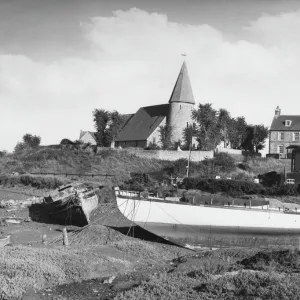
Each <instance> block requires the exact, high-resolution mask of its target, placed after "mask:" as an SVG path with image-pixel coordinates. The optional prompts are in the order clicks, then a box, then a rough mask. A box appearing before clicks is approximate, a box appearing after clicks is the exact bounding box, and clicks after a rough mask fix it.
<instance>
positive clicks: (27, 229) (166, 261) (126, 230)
mask: <svg viewBox="0 0 300 300" xmlns="http://www.w3.org/2000/svg"><path fill="white" fill-rule="evenodd" d="M42 193H45V191H42V192H41V191H35V190H33V189H31V190H28V189H26V190H24V191H22V190H21V189H20V188H10V189H5V190H3V189H1V187H0V200H1V199H15V200H18V199H20V200H24V199H27V198H28V197H30V196H40V195H41V194H42ZM37 213H38V211H34V210H32V209H28V208H22V209H17V210H11V209H3V208H2V209H0V220H1V219H2V220H3V219H7V218H14V219H16V220H19V221H20V223H19V224H11V223H6V222H2V223H0V224H1V225H0V238H1V237H5V236H7V235H10V236H11V244H12V246H17V245H24V246H29V247H33V248H41V249H44V248H45V249H50V248H57V247H62V243H63V240H62V228H63V227H64V226H63V225H54V224H51V223H50V222H49V223H47V222H44V221H42V220H39V218H38V217H37V216H36V214H37ZM106 226H110V227H106ZM131 226H132V224H131V223H130V222H129V221H128V220H126V219H125V218H124V217H123V216H122V215H121V214H120V213H119V211H118V209H117V208H116V206H115V205H114V204H109V203H108V204H103V205H100V206H99V208H98V209H97V210H96V211H95V212H93V214H92V216H91V224H90V226H87V227H86V228H78V227H74V226H67V230H68V232H69V234H68V236H69V246H68V247H69V249H72V250H73V249H74V250H76V251H79V252H80V251H81V250H80V249H82V251H83V252H84V251H85V252H84V253H85V254H84V255H85V259H86V260H87V261H88V262H89V263H91V264H94V265H93V269H92V271H91V272H90V274H89V276H88V277H89V278H86V280H84V281H82V282H79V283H69V284H63V285H59V286H55V287H53V286H51V287H45V288H44V289H42V290H38V289H32V288H30V289H28V290H27V291H26V293H25V294H23V296H22V299H26V300H29V299H32V300H36V299H41V300H50V299H51V300H54V299H60V300H70V299H74V300H77V299H88V300H93V299H113V298H114V296H115V295H116V294H117V293H119V292H120V291H124V290H127V289H130V288H132V287H135V286H137V285H139V284H140V283H141V281H142V280H147V278H148V277H149V275H150V274H155V273H157V272H161V271H167V270H168V269H169V268H170V267H171V264H170V261H171V260H172V259H175V258H178V257H181V256H184V255H189V254H191V253H193V252H192V251H191V250H188V249H185V248H181V247H178V246H175V245H170V244H166V243H162V240H161V239H160V238H158V237H157V236H154V235H152V234H147V233H145V232H144V231H141V230H140V229H138V228H135V227H131ZM133 234H134V236H135V237H131V236H132V235H133ZM45 237H46V238H45ZM142 239H144V240H145V241H143V240H142ZM100 256H101V257H104V258H105V259H104V261H105V263H103V262H101V263H100V262H99V263H95V261H97V259H98V258H99V257H100ZM112 276H115V278H114V279H113V280H112ZM105 279H110V281H112V282H110V281H109V280H108V282H107V283H105Z"/></svg>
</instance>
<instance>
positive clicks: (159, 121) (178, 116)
mask: <svg viewBox="0 0 300 300" xmlns="http://www.w3.org/2000/svg"><path fill="white" fill-rule="evenodd" d="M194 105H195V100H194V96H193V92H192V87H191V82H190V79H189V75H188V71H187V66H186V63H185V62H184V63H183V65H182V67H181V70H180V72H179V75H178V77H177V80H176V83H175V86H174V88H173V91H172V93H171V96H170V99H169V102H168V103H165V104H160V105H154V106H146V107H141V108H140V109H139V110H138V111H137V112H136V113H135V114H132V115H130V118H129V120H128V121H127V122H126V124H125V126H124V127H123V128H122V129H121V131H120V133H119V135H118V137H117V138H116V140H115V146H116V147H119V146H121V147H122V148H124V147H125V148H126V147H139V148H145V147H147V145H149V143H151V142H153V143H156V144H160V134H159V127H160V126H164V125H166V124H168V125H170V126H172V142H177V141H179V140H181V141H182V133H183V130H184V128H186V127H187V126H189V124H192V117H191V112H192V110H193V108H194Z"/></svg>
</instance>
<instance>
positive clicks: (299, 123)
mask: <svg viewBox="0 0 300 300" xmlns="http://www.w3.org/2000/svg"><path fill="white" fill-rule="evenodd" d="M299 146H300V115H281V109H280V108H279V107H278V106H277V108H276V110H275V115H274V118H273V121H272V124H271V127H270V130H269V154H275V153H278V154H279V155H280V157H281V158H287V157H289V156H290V153H291V152H292V150H293V149H294V148H297V147H299Z"/></svg>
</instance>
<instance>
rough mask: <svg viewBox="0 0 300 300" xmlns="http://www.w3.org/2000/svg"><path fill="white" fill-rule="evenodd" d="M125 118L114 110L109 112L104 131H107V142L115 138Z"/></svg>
mask: <svg viewBox="0 0 300 300" xmlns="http://www.w3.org/2000/svg"><path fill="white" fill-rule="evenodd" d="M125 120H126V118H125V116H124V115H121V114H119V113H118V112H117V111H116V110H114V111H113V112H110V113H109V123H108V128H107V131H106V133H107V138H106V139H107V141H108V143H109V144H110V143H111V142H113V141H114V140H115V139H116V137H117V136H118V134H119V132H120V131H121V129H122V128H123V126H124V123H125Z"/></svg>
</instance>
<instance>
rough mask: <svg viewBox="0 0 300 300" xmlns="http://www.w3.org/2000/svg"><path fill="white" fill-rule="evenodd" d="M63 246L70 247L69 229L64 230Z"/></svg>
mask: <svg viewBox="0 0 300 300" xmlns="http://www.w3.org/2000/svg"><path fill="white" fill-rule="evenodd" d="M62 232H63V245H64V246H69V240H68V232H67V228H66V227H64V228H63V230H62Z"/></svg>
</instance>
